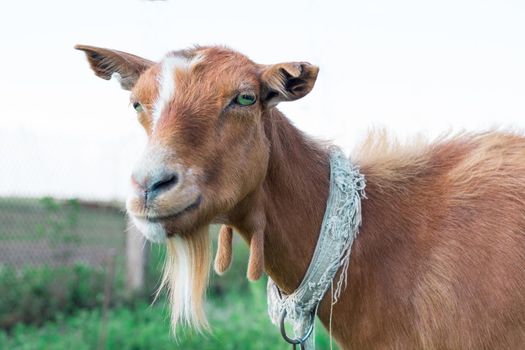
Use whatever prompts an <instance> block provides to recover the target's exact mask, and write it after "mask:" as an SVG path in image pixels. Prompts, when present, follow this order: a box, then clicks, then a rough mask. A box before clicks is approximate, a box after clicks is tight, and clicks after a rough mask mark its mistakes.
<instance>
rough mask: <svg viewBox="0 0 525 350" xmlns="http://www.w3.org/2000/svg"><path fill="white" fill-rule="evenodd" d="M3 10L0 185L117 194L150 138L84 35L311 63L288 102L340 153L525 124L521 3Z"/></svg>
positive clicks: (306, 126)
mask: <svg viewBox="0 0 525 350" xmlns="http://www.w3.org/2000/svg"><path fill="white" fill-rule="evenodd" d="M0 14H1V19H0V43H1V55H0V67H1V74H0V96H1V100H0V101H1V102H2V108H1V110H0V161H1V162H2V167H1V168H0V195H18V196H40V195H54V196H60V197H69V196H78V197H82V198H87V199H118V200H121V199H123V198H124V197H125V194H126V189H127V179H128V174H129V172H130V169H131V167H132V165H133V162H134V160H135V159H136V158H138V155H139V154H140V151H141V149H142V146H143V144H144V135H143V132H142V130H141V129H140V126H139V124H138V123H137V122H136V120H135V112H134V111H133V109H132V108H131V107H129V106H128V94H127V92H125V91H123V90H120V88H119V87H118V84H117V83H115V82H107V81H104V80H101V79H98V78H96V77H95V76H94V75H93V73H92V72H91V71H90V70H89V68H88V64H87V62H86V60H85V58H84V57H83V54H81V53H80V52H78V51H75V50H73V46H74V45H75V44H77V43H82V44H90V45H95V46H103V47H110V48H116V49H120V50H123V51H128V52H132V53H135V54H139V55H142V56H144V57H146V58H150V59H155V60H157V59H160V58H161V57H162V55H163V54H164V53H165V52H167V51H169V50H172V49H179V48H184V47H187V46H190V45H192V44H203V45H205V44H226V45H228V46H230V47H232V48H234V49H237V50H239V51H241V52H243V53H245V54H247V55H248V56H250V57H251V58H252V59H253V60H255V61H257V62H260V63H277V62H282V61H291V60H304V61H309V62H311V63H314V64H317V65H319V66H320V67H321V72H320V75H319V78H318V82H317V84H316V87H315V89H314V91H313V92H312V93H311V94H310V95H308V96H307V97H305V98H304V99H302V100H300V101H296V102H293V103H289V104H281V109H282V110H284V112H285V113H286V114H287V115H288V116H289V117H290V118H291V119H292V120H293V122H294V123H295V124H296V125H297V126H299V127H300V128H301V129H303V130H305V131H306V132H308V133H309V134H313V135H315V136H318V137H321V138H327V139H333V140H334V141H335V142H336V143H338V144H339V145H341V146H343V147H344V148H345V149H347V150H350V149H351V147H352V146H353V145H354V144H355V143H356V142H357V141H358V140H359V139H360V138H362V137H363V136H364V134H365V133H366V131H367V130H368V129H369V128H371V127H374V126H384V127H386V128H387V129H389V130H391V131H392V132H393V133H394V134H396V135H399V136H401V137H405V136H407V135H413V134H415V133H418V132H423V133H425V134H427V135H431V136H432V135H436V134H440V133H442V132H443V131H447V130H450V129H453V130H462V129H468V130H483V129H487V128H489V127H491V126H494V125H503V126H518V127H520V128H525V2H524V1H502V0H500V1H495V0H493V1H482V0H476V1H474V0H471V1H460V0H455V1H449V0H442V1H439V2H438V1H435V2H432V4H430V2H426V1H407V0H398V1H388V0H382V1H355V0H354V1H340V2H335V1H322V0H302V1H282V0H280V1H275V0H266V1H259V2H255V1H243V2H233V1H225V0H222V1H188V0H186V1H179V0H168V1H165V2H161V1H154V2H148V1H144V0H113V1H108V0H90V1H66V0H46V1H37V0H31V1H2V2H1V3H0Z"/></svg>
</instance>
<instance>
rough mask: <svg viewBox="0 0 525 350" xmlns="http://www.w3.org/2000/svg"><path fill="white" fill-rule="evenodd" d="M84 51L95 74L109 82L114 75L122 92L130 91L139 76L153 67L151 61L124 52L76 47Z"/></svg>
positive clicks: (83, 46)
mask: <svg viewBox="0 0 525 350" xmlns="http://www.w3.org/2000/svg"><path fill="white" fill-rule="evenodd" d="M75 49H77V50H81V51H84V53H85V54H86V56H87V59H88V61H89V65H90V66H91V69H93V71H94V72H95V74H96V75H97V76H98V77H100V78H102V79H106V80H109V79H111V77H112V76H113V74H115V77H116V78H117V80H118V81H119V82H120V85H121V86H122V88H123V89H124V90H131V89H132V88H133V86H134V85H135V83H136V82H137V79H138V78H139V76H140V74H141V73H142V72H143V71H145V70H146V69H148V68H149V67H151V66H152V65H153V62H152V61H149V60H147V59H144V58H142V57H138V56H135V55H132V54H129V53H126V52H122V51H117V50H110V49H104V48H100V47H94V46H86V45H76V46H75Z"/></svg>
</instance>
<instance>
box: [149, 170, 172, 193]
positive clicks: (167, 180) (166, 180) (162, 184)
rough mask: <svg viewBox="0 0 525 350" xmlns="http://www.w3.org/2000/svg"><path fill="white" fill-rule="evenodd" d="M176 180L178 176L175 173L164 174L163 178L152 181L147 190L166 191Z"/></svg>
mask: <svg viewBox="0 0 525 350" xmlns="http://www.w3.org/2000/svg"><path fill="white" fill-rule="evenodd" d="M178 181H179V177H178V176H177V174H169V175H166V176H164V177H163V178H161V179H158V180H157V181H155V182H153V183H152V184H151V186H150V187H149V192H153V191H159V192H160V191H166V190H168V189H169V188H170V187H172V186H175V185H176V184H177V182H178Z"/></svg>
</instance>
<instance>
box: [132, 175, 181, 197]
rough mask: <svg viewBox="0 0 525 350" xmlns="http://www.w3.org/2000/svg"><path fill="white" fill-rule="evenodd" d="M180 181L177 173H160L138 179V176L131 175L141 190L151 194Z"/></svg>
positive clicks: (133, 182) (134, 183) (167, 188)
mask: <svg viewBox="0 0 525 350" xmlns="http://www.w3.org/2000/svg"><path fill="white" fill-rule="evenodd" d="M177 182H179V176H178V175H177V173H160V174H157V175H153V176H148V177H145V178H144V179H138V178H137V176H134V175H133V176H132V177H131V183H132V185H133V186H134V187H136V188H138V189H139V190H140V191H141V192H146V193H148V194H150V195H156V194H159V193H161V192H164V191H167V190H169V189H170V188H172V187H173V186H175V185H176V184H177Z"/></svg>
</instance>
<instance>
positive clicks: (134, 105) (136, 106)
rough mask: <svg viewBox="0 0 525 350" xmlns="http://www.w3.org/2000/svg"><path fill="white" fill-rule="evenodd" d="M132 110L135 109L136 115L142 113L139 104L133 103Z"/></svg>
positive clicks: (142, 110)
mask: <svg viewBox="0 0 525 350" xmlns="http://www.w3.org/2000/svg"><path fill="white" fill-rule="evenodd" d="M133 108H135V110H136V111H137V113H142V112H144V109H143V108H142V105H141V104H140V103H139V102H133Z"/></svg>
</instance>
